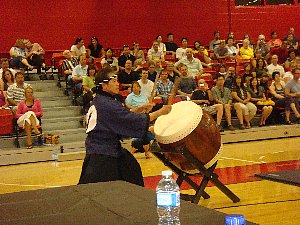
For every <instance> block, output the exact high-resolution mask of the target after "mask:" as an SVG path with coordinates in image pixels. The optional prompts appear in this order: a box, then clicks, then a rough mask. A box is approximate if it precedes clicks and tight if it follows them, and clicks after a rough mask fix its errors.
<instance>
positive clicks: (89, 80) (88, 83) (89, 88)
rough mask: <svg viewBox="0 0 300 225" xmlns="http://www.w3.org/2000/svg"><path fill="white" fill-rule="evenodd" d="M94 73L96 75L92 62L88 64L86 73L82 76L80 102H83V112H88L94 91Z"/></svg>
mask: <svg viewBox="0 0 300 225" xmlns="http://www.w3.org/2000/svg"><path fill="white" fill-rule="evenodd" d="M95 75H96V68H95V66H94V65H93V64H90V65H89V66H88V69H87V75H86V76H84V77H83V80H82V87H83V100H82V102H83V110H84V114H86V113H87V112H88V109H89V106H90V102H91V101H92V99H93V93H95V92H96V90H95V87H96V85H95Z"/></svg>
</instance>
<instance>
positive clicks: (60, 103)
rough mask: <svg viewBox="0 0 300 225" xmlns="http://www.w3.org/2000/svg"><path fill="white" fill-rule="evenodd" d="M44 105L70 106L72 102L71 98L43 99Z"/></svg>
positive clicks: (45, 106)
mask: <svg viewBox="0 0 300 225" xmlns="http://www.w3.org/2000/svg"><path fill="white" fill-rule="evenodd" d="M41 104H42V107H44V108H52V107H63V106H70V105H71V104H72V101H71V99H53V100H43V101H42V102H41Z"/></svg>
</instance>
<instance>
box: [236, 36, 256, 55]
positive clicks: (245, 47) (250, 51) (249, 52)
mask: <svg viewBox="0 0 300 225" xmlns="http://www.w3.org/2000/svg"><path fill="white" fill-rule="evenodd" d="M249 45H250V41H249V40H248V39H244V40H243V46H242V47H241V48H240V51H239V54H240V56H241V58H242V59H252V58H254V52H253V49H252V48H251V47H250V46H249Z"/></svg>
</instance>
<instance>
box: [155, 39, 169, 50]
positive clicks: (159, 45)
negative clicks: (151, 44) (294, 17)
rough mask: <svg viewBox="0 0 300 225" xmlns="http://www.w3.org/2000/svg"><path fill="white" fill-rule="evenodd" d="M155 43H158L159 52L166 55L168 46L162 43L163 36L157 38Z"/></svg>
mask: <svg viewBox="0 0 300 225" xmlns="http://www.w3.org/2000/svg"><path fill="white" fill-rule="evenodd" d="M155 41H157V44H158V50H160V51H162V52H163V53H164V54H166V51H167V49H166V45H165V44H164V43H163V42H162V36H161V35H157V36H156V38H155Z"/></svg>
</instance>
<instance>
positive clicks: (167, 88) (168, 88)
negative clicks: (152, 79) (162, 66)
mask: <svg viewBox="0 0 300 225" xmlns="http://www.w3.org/2000/svg"><path fill="white" fill-rule="evenodd" d="M172 89H173V82H172V81H170V80H169V79H168V80H167V84H164V83H163V82H162V80H158V81H157V88H156V92H157V94H158V95H168V94H171V92H172Z"/></svg>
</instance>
